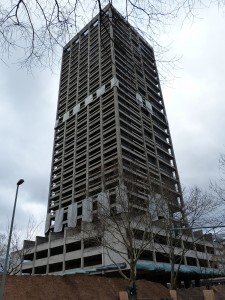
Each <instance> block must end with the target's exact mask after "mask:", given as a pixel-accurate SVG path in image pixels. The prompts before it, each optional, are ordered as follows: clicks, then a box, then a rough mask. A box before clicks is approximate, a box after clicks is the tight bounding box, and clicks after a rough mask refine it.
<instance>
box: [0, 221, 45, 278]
mask: <svg viewBox="0 0 225 300" xmlns="http://www.w3.org/2000/svg"><path fill="white" fill-rule="evenodd" d="M40 225H41V223H37V222H36V221H35V219H34V217H33V216H31V217H30V218H29V220H28V223H27V226H26V230H25V232H21V231H20V230H18V229H17V228H16V226H14V228H13V233H12V239H11V245H10V257H9V262H8V268H7V274H10V275H15V274H18V273H19V272H20V270H21V265H22V262H23V256H24V255H25V254H27V253H24V251H29V249H27V250H26V249H25V250H22V249H23V241H24V239H26V240H31V239H32V238H34V237H35V235H36V233H37V231H38V228H39V227H40ZM8 233H9V230H6V233H2V234H0V268H1V269H2V270H3V269H4V261H5V255H6V248H7V243H8Z"/></svg>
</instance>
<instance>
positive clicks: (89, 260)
mask: <svg viewBox="0 0 225 300" xmlns="http://www.w3.org/2000/svg"><path fill="white" fill-rule="evenodd" d="M101 264H102V255H101V254H97V255H93V256H88V257H84V267H89V266H95V265H101Z"/></svg>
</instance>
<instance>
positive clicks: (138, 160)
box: [22, 6, 211, 274]
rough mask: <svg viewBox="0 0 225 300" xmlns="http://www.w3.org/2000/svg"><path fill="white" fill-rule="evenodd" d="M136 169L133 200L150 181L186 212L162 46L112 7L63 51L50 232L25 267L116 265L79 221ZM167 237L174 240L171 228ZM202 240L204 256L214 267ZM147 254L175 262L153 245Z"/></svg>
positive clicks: (45, 270) (192, 261)
mask: <svg viewBox="0 0 225 300" xmlns="http://www.w3.org/2000/svg"><path fill="white" fill-rule="evenodd" d="M132 173H134V174H135V175H134V176H135V178H138V180H136V181H135V183H134V188H135V201H137V202H138V201H141V200H142V199H143V183H147V185H148V186H149V187H150V189H151V191H152V193H154V194H155V195H157V196H158V197H160V195H162V194H163V193H165V190H167V191H168V192H169V193H170V210H171V211H172V212H173V213H179V212H180V213H181V212H182V206H183V203H182V194H181V189H180V182H179V176H178V172H177V167H176V162H175V157H174V151H173V146H172V141H171V136H170V130H169V125H168V120H167V117H166V111H165V105H164V101H163V96H162V91H161V87H160V82H159V77H158V71H157V67H156V60H155V57H154V51H153V49H152V47H151V46H150V45H149V44H148V43H147V42H146V41H145V40H144V39H143V38H142V37H141V35H140V34H139V33H138V32H137V31H136V30H135V29H134V28H133V27H132V26H130V25H129V23H128V22H126V21H125V20H124V19H123V17H122V16H121V15H120V14H119V13H118V12H117V11H116V10H115V9H114V8H113V7H111V6H107V7H106V8H105V9H104V13H101V14H99V15H97V16H96V17H95V18H94V19H93V20H92V21H91V22H90V23H89V24H88V25H87V26H85V27H84V28H83V30H81V31H80V32H79V33H78V34H77V35H76V36H75V37H74V38H73V39H72V40H71V41H70V42H69V43H68V44H67V45H66V46H65V47H64V50H63V57H62V68H61V77H60V86H59V96H58V107H57V113H56V125H55V137H54V147H53V155H52V168H51V178H50V187H49V199H48V206H47V218H46V229H45V237H37V238H36V241H35V242H33V243H32V242H29V243H28V242H27V243H25V249H29V252H27V253H26V252H25V257H24V258H25V260H26V263H24V264H23V267H22V272H23V273H32V274H49V273H68V272H69V271H74V272H76V270H78V271H79V272H80V271H81V270H83V271H85V270H87V269H90V267H92V268H94V267H96V266H98V267H99V266H100V267H101V266H104V267H105V266H107V265H110V264H112V262H110V260H107V259H106V258H105V257H104V253H103V252H102V253H101V252H100V251H99V247H96V245H94V247H93V245H91V244H90V243H88V241H87V242H85V241H84V240H83V237H82V235H81V233H80V228H81V227H80V225H81V223H82V221H84V222H92V220H93V218H95V216H96V214H97V203H98V201H99V195H101V196H102V197H103V198H104V195H106V193H107V192H108V191H109V193H110V205H111V206H113V204H115V203H116V201H117V200H116V193H117V189H118V187H119V186H126V176H127V174H132ZM138 203H139V202H138ZM165 209H166V207H165ZM156 217H158V218H163V212H161V215H160V214H159V215H158V216H156ZM160 241H161V243H164V244H165V243H167V240H166V238H165V237H163V236H161V239H158V242H159V243H160ZM187 243H188V241H186V244H187ZM30 247H32V248H30ZM182 247H185V246H184V245H183V246H182ZM204 247H205V246H202V248H201V261H202V264H203V265H204V266H209V264H210V259H211V258H210V257H209V255H206V254H205V253H203V252H205V248H204ZM208 247H209V246H208ZM97 248H98V249H97ZM202 249H203V250H202ZM210 251H211V248H210ZM149 253H150V252H149ZM188 255H189V256H188ZM188 255H187V257H185V264H186V265H192V266H193V265H194V266H197V265H200V263H199V261H198V260H197V257H196V254H195V252H194V251H192V253H191V254H190V253H189V254H188ZM149 260H150V261H154V262H155V263H157V262H169V261H168V260H166V259H165V256H164V255H163V254H162V253H160V251H158V252H157V250H155V249H154V248H153V249H152V256H149ZM100 269H101V268H99V270H100ZM78 271H77V272H78ZM95 271H96V272H97V269H96V270H95Z"/></svg>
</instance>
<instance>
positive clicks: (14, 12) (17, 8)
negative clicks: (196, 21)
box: [0, 0, 224, 68]
mask: <svg viewBox="0 0 225 300" xmlns="http://www.w3.org/2000/svg"><path fill="white" fill-rule="evenodd" d="M107 4H109V5H115V7H116V8H117V9H118V10H119V11H120V12H121V14H122V15H123V17H124V18H125V19H126V20H127V21H129V22H130V24H131V25H132V26H133V27H134V28H136V29H137V30H138V31H139V32H140V33H141V34H142V35H144V36H145V38H147V39H148V40H149V41H150V43H151V44H152V45H153V46H154V48H157V47H159V48H160V51H159V52H160V53H161V54H162V47H161V45H160V42H159V39H158V37H159V34H160V32H161V30H163V28H164V26H166V24H168V23H169V22H171V21H172V20H173V19H175V18H177V16H180V15H182V16H183V18H182V19H184V18H193V16H194V13H195V10H196V9H197V8H198V9H199V8H202V7H205V6H207V5H208V6H209V5H210V4H218V6H224V1H223V0H216V1H209V0H208V1H204V3H203V2H202V1H201V0H197V1H194V0H179V1H176V0H172V1H169V0H168V1H164V0H151V1H150V0H143V1H142V0H135V1H132V0H127V1H122V2H121V1H112V0H91V1H85V0H82V1H81V0H69V1H63V0H50V1H48V0H29V1H28V0H13V1H10V2H7V1H3V2H2V3H1V4H0V45H1V51H2V55H1V59H2V61H6V60H7V56H10V57H11V54H12V53H13V52H15V53H16V55H17V59H18V61H19V63H20V65H21V66H25V67H28V68H32V67H33V66H35V65H40V66H47V67H49V66H50V67H52V66H53V65H54V64H55V63H57V62H58V59H59V57H58V53H59V52H58V48H60V47H62V46H64V45H65V44H66V43H67V42H68V41H69V40H70V39H71V38H72V37H73V36H74V35H75V34H76V33H77V32H78V31H79V30H80V29H81V28H82V27H83V26H84V25H85V24H87V23H88V22H89V21H90V20H91V19H92V18H93V16H94V15H96V14H97V13H101V14H103V15H104V10H103V8H104V6H105V5H107ZM162 60H165V58H164V59H162Z"/></svg>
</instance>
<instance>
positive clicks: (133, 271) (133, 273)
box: [129, 263, 138, 300]
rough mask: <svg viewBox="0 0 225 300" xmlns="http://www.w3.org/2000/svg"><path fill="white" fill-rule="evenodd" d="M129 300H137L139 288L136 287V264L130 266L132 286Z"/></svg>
mask: <svg viewBox="0 0 225 300" xmlns="http://www.w3.org/2000/svg"><path fill="white" fill-rule="evenodd" d="M129 299H130V300H137V299H138V298H137V287H136V264H134V263H131V264H130V285H129Z"/></svg>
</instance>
